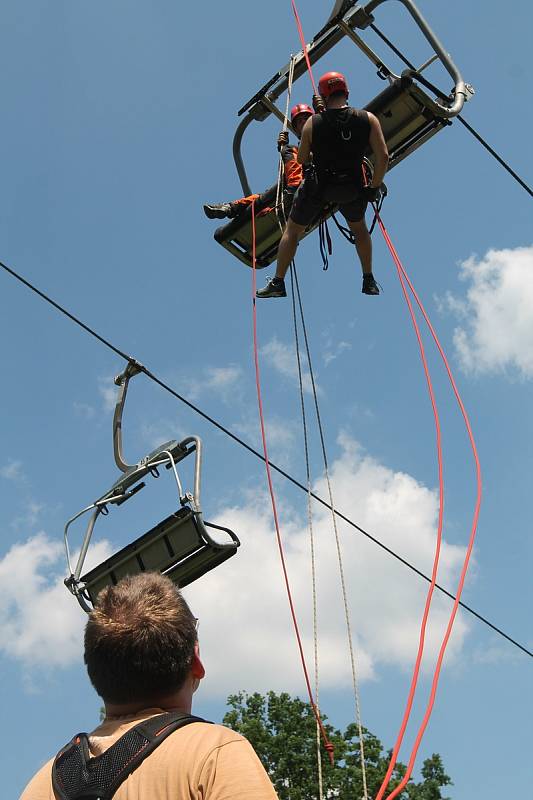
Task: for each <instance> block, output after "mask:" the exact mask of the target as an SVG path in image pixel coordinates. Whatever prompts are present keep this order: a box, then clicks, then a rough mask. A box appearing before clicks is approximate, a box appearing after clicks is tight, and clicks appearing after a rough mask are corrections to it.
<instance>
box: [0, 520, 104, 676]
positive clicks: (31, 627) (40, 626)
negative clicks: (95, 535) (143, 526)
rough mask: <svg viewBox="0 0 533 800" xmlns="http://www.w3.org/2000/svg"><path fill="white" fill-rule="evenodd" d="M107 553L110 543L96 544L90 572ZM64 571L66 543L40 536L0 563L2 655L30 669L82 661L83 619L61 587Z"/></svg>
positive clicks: (90, 552)
mask: <svg viewBox="0 0 533 800" xmlns="http://www.w3.org/2000/svg"><path fill="white" fill-rule="evenodd" d="M109 552H110V549H109V545H108V544H107V542H104V541H101V542H97V543H95V544H94V545H93V547H92V548H91V549H90V550H89V554H88V557H87V562H86V566H87V569H90V568H91V566H94V565H95V564H97V563H99V562H100V561H102V560H104V559H105V558H106V557H107V556H108V555H109ZM65 572H66V566H65V559H64V551H63V545H62V543H61V542H60V541H57V540H51V539H49V538H48V537H47V536H46V534H44V533H42V532H41V533H38V534H37V535H36V536H33V537H31V538H30V539H28V540H27V541H26V542H24V543H22V544H16V545H14V546H13V547H12V548H11V549H10V550H9V551H8V552H7V553H6V555H5V556H4V557H3V558H2V559H0V586H2V592H0V652H1V653H2V654H3V655H5V656H9V657H11V658H13V659H16V660H17V661H20V662H21V663H22V664H23V665H24V666H25V667H26V668H28V669H29V670H30V671H32V670H33V669H34V668H37V667H41V666H45V667H66V666H68V665H69V664H71V663H73V662H74V661H79V660H80V659H81V657H82V638H83V626H84V619H85V615H84V613H83V611H82V610H81V608H80V607H79V605H78V603H77V602H76V600H75V598H74V597H73V596H72V595H71V594H70V593H69V592H68V591H67V589H66V588H65V586H64V584H63V579H64V577H65Z"/></svg>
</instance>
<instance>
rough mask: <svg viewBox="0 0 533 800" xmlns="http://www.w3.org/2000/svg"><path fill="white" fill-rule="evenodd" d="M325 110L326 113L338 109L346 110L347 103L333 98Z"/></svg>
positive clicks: (341, 99)
mask: <svg viewBox="0 0 533 800" xmlns="http://www.w3.org/2000/svg"><path fill="white" fill-rule="evenodd" d="M326 108H327V110H328V111H330V110H332V109H338V108H348V103H347V102H346V100H345V99H343V98H337V97H335V98H333V99H332V100H330V101H329V103H328V104H327V106H326Z"/></svg>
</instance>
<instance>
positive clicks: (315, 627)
mask: <svg viewBox="0 0 533 800" xmlns="http://www.w3.org/2000/svg"><path fill="white" fill-rule="evenodd" d="M290 274H291V296H292V315H293V323H294V342H295V350H296V362H297V366H298V383H299V387H300V408H301V414H302V430H303V437H304V452H305V470H306V475H307V525H308V528H309V542H310V549H311V583H312V594H313V646H314V666H315V703H316V707H317V709H318V710H319V712H320V703H319V669H318V665H319V659H318V603H317V588H316V559H315V537H314V531H313V510H312V506H311V502H312V498H311V469H310V466H309V440H308V436H307V417H306V413H305V400H304V391H303V379H302V364H301V359H300V342H299V337H298V322H297V317H296V296H295V289H294V266H293V264H291V273H290ZM316 754H317V770H318V795H319V798H320V800H323V796H324V786H323V776H322V758H321V742H320V726H319V724H318V722H317V725H316Z"/></svg>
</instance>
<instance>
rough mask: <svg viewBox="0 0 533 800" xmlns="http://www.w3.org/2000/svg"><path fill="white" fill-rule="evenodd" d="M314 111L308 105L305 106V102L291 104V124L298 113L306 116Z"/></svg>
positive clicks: (309, 115)
mask: <svg viewBox="0 0 533 800" xmlns="http://www.w3.org/2000/svg"><path fill="white" fill-rule="evenodd" d="M314 113H315V112H314V111H313V109H312V108H311V107H310V106H306V105H305V103H298V105H297V106H293V108H291V124H292V125H294V120H295V119H296V117H299V116H300V114H305V115H306V116H308V117H311V116H312V115H313V114H314Z"/></svg>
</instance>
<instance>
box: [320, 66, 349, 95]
mask: <svg viewBox="0 0 533 800" xmlns="http://www.w3.org/2000/svg"><path fill="white" fill-rule="evenodd" d="M334 92H344V93H345V94H346V97H348V93H349V92H348V84H347V83H346V78H345V77H344V75H343V74H342V73H341V72H326V74H325V75H322V77H321V78H320V80H319V82H318V93H319V95H320V96H321V97H323V98H326V97H329V96H330V95H331V94H334Z"/></svg>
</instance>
